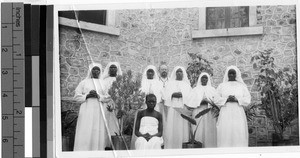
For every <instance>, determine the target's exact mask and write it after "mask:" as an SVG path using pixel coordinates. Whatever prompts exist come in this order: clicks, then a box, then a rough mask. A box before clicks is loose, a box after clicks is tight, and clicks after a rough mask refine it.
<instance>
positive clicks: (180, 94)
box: [172, 92, 182, 98]
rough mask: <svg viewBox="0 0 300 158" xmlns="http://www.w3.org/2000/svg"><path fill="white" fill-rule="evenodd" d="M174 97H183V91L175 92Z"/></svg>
mask: <svg viewBox="0 0 300 158" xmlns="http://www.w3.org/2000/svg"><path fill="white" fill-rule="evenodd" d="M172 98H182V93H181V92H175V93H173V94H172Z"/></svg>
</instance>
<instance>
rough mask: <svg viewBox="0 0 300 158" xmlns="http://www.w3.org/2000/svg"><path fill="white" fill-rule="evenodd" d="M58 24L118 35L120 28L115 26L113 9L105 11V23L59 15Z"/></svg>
mask: <svg viewBox="0 0 300 158" xmlns="http://www.w3.org/2000/svg"><path fill="white" fill-rule="evenodd" d="M58 20H59V24H60V25H64V26H69V27H74V28H80V29H85V30H90V31H94V32H99V33H105V34H109V35H116V36H119V35H120V29H119V28H116V27H115V23H116V13H115V11H114V10H107V11H106V25H101V24H96V23H91V22H85V21H77V20H75V19H69V18H64V17H59V19H58Z"/></svg>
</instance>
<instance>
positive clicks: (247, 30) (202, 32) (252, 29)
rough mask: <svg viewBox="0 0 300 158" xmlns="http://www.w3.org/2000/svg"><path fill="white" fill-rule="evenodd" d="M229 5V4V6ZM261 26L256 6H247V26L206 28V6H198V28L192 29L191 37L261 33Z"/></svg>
mask: <svg viewBox="0 0 300 158" xmlns="http://www.w3.org/2000/svg"><path fill="white" fill-rule="evenodd" d="M229 7H230V6H229ZM262 34H263V27H262V26H258V24H257V18H256V6H249V27H236V28H225V29H210V30H207V29H206V7H202V8H199V29H198V30H193V31H192V38H193V39H197V38H209V37H227V36H242V35H262Z"/></svg>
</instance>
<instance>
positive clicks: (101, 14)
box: [58, 10, 107, 25]
mask: <svg viewBox="0 0 300 158" xmlns="http://www.w3.org/2000/svg"><path fill="white" fill-rule="evenodd" d="M106 12H107V11H106V10H80V11H59V12H58V16H59V17H64V18H69V19H75V20H79V21H85V22H90V23H95V24H101V25H106V15H107V13H106ZM75 14H76V15H75Z"/></svg>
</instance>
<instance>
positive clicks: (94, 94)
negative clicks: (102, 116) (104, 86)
mask: <svg viewBox="0 0 300 158" xmlns="http://www.w3.org/2000/svg"><path fill="white" fill-rule="evenodd" d="M88 98H98V99H99V98H100V96H99V95H98V94H97V92H96V91H95V90H91V91H90V93H89V94H88V95H86V97H85V99H88Z"/></svg>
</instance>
